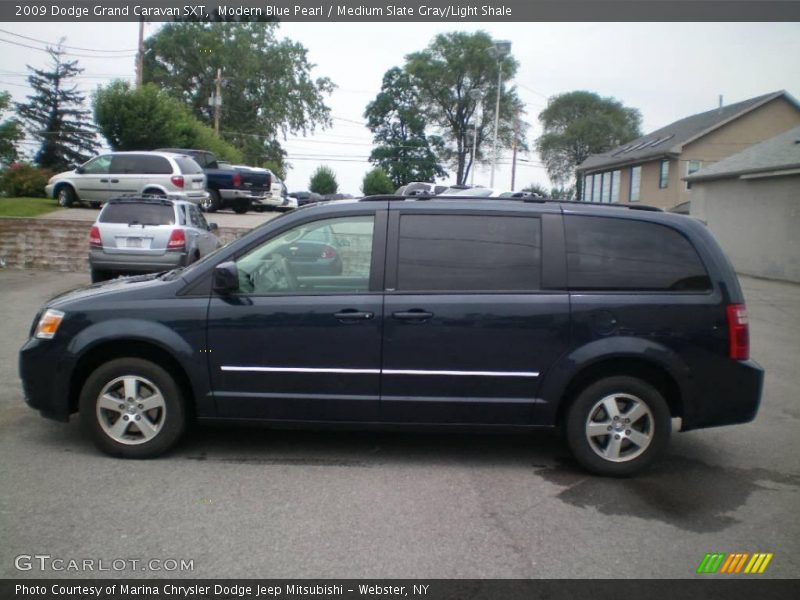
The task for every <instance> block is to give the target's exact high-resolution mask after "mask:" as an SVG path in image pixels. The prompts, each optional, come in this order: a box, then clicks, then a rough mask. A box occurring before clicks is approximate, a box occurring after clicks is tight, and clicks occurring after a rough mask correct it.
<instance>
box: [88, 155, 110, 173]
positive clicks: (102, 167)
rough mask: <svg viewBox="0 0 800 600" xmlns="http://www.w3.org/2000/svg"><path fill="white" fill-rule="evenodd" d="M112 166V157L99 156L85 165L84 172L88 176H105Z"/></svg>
mask: <svg viewBox="0 0 800 600" xmlns="http://www.w3.org/2000/svg"><path fill="white" fill-rule="evenodd" d="M110 166H111V155H110V154H106V155H104V156H98V157H97V158H93V159H92V160H90V161H89V162H87V163H86V164H85V165H83V172H84V173H87V174H88V175H103V174H105V173H108V169H109V167H110Z"/></svg>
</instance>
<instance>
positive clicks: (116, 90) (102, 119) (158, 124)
mask: <svg viewBox="0 0 800 600" xmlns="http://www.w3.org/2000/svg"><path fill="white" fill-rule="evenodd" d="M94 116H95V121H96V122H97V125H98V126H99V128H100V132H101V133H102V134H103V136H104V137H105V138H106V140H108V144H109V145H110V146H111V148H112V150H153V149H154V148H164V147H169V148H199V149H202V150H210V151H212V152H214V153H215V154H216V155H217V156H218V157H220V158H223V159H226V160H229V161H231V162H235V163H238V162H242V153H241V152H240V151H239V150H238V149H236V148H235V147H233V146H231V145H230V144H228V143H226V142H225V141H223V140H221V139H219V138H217V137H216V136H214V132H213V131H212V130H211V128H210V127H208V126H207V125H204V124H203V123H201V122H200V121H199V120H198V119H197V118H196V117H195V116H194V115H192V113H191V111H190V110H189V109H188V108H187V107H186V106H184V105H183V104H181V103H180V102H179V101H178V100H175V99H174V98H170V97H169V96H168V95H167V94H166V92H164V91H162V90H160V89H159V88H158V87H157V86H155V85H154V84H152V83H148V84H145V85H143V86H141V87H139V88H132V87H131V85H130V84H129V83H128V82H127V81H120V80H117V81H113V82H111V83H110V84H109V85H107V86H106V87H104V88H100V89H98V90H97V92H96V93H95V96H94Z"/></svg>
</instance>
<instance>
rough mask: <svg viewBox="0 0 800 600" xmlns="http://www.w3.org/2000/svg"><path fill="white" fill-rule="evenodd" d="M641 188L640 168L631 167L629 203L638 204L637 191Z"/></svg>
mask: <svg viewBox="0 0 800 600" xmlns="http://www.w3.org/2000/svg"><path fill="white" fill-rule="evenodd" d="M641 186H642V167H641V165H639V166H638V167H631V193H630V196H629V198H630V201H631V202H638V201H639V189H640V188H641Z"/></svg>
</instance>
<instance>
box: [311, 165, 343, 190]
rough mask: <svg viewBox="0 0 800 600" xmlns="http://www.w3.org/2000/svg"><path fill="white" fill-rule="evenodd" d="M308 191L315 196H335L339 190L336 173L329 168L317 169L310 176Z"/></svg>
mask: <svg viewBox="0 0 800 600" xmlns="http://www.w3.org/2000/svg"><path fill="white" fill-rule="evenodd" d="M308 189H309V190H311V191H312V192H315V193H317V194H323V195H324V194H335V193H336V191H337V190H338V189H339V184H338V183H337V182H336V173H334V172H333V170H332V169H331V168H330V167H325V166H322V167H319V168H318V169H317V170H316V171H314V174H313V175H312V176H311V181H310V182H309V186H308Z"/></svg>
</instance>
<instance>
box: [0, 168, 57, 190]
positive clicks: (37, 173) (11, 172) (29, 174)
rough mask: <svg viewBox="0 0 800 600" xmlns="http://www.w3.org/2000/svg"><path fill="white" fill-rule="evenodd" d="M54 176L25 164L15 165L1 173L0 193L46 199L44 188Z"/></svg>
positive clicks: (45, 170) (44, 170)
mask: <svg viewBox="0 0 800 600" xmlns="http://www.w3.org/2000/svg"><path fill="white" fill-rule="evenodd" d="M52 175H53V174H52V173H51V172H50V171H48V170H47V169H40V168H38V167H34V166H33V165H29V164H25V163H13V164H12V165H11V166H10V167H9V168H7V169H5V170H4V171H2V173H0V192H1V193H2V194H3V195H4V196H11V197H14V196H31V197H34V198H44V197H45V193H44V186H46V185H47V180H48V179H50V177H51V176H52Z"/></svg>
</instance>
